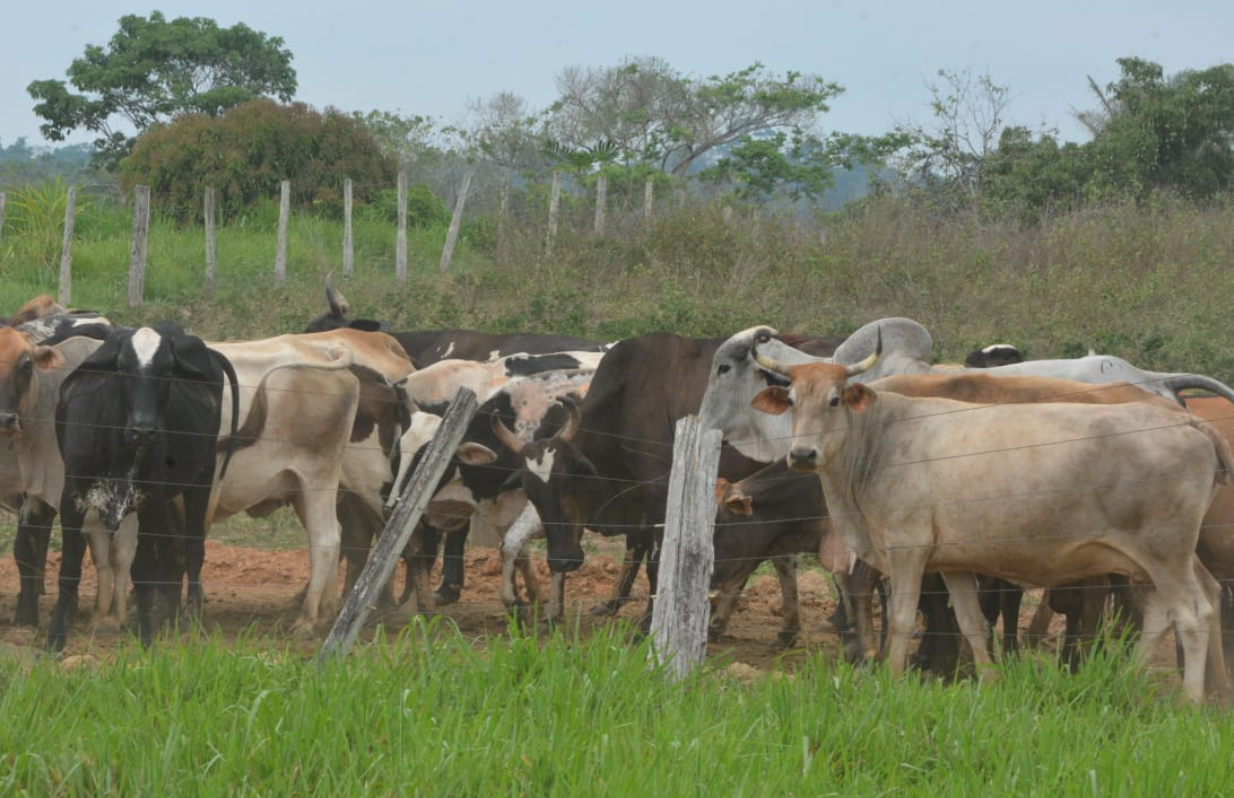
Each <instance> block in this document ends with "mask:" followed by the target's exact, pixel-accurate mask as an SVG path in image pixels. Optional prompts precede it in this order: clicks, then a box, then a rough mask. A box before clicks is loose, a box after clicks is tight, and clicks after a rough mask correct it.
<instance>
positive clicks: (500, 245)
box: [0, 169, 510, 266]
mask: <svg viewBox="0 0 1234 798" xmlns="http://www.w3.org/2000/svg"><path fill="white" fill-rule="evenodd" d="M509 206H510V170H509V169H507V170H505V179H504V180H502V181H501V205H500V206H499V207H498V210H497V262H498V263H500V264H501V265H503V266H504V265H505V263H506V258H507V255H508V253H507V251H506V235H507V234H508V233H509V231H508V230H507V229H506V224H507V222H506V216H507V214H508V213H509ZM3 210H4V207H3V201H2V200H0V223H3V222H4V219H3Z"/></svg>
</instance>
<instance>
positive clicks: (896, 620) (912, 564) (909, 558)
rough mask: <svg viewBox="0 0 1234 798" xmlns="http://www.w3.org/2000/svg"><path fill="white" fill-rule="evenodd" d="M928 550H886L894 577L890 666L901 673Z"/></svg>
mask: <svg viewBox="0 0 1234 798" xmlns="http://www.w3.org/2000/svg"><path fill="white" fill-rule="evenodd" d="M927 555H928V552H927V550H926V549H924V548H907V547H905V548H896V549H892V550H890V551H888V552H887V561H888V566H889V571H890V572H889V574H888V575H889V576H890V577H891V598H890V601H889V603H890V605H891V606H890V611H889V612H888V618H887V622H888V623H887V626H888V628H887V666H888V668H889V669H890V671H891V675H892V676H894V677H899V676H900V675H902V674H903V673H904V671H905V669H906V668H907V667H908V644H909V640H910V639H911V638H912V635H913V629H914V628H916V626H917V605H918V603H919V602H920V601H921V577H922V570H923V569H924V566H925V562H926V558H927Z"/></svg>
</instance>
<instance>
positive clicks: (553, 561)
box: [548, 547, 584, 574]
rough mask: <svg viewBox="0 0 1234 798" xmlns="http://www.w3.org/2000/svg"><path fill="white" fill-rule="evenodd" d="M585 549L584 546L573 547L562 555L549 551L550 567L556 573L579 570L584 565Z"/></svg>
mask: <svg viewBox="0 0 1234 798" xmlns="http://www.w3.org/2000/svg"><path fill="white" fill-rule="evenodd" d="M583 557H584V555H583V549H582V547H571V548H569V549H567V550H566V551H563V552H561V554H560V555H554V554H553V553H551V552H550V553H549V555H548V569H549V570H550V571H552V572H553V573H555V574H568V573H570V572H571V571H577V570H578V569H579V568H580V567H582V565H583Z"/></svg>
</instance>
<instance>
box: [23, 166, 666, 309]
mask: <svg viewBox="0 0 1234 798" xmlns="http://www.w3.org/2000/svg"><path fill="white" fill-rule="evenodd" d="M475 174H476V170H475V169H474V168H472V169H469V170H468V171H467V172H466V173H465V174H464V175H463V180H462V183H461V185H460V186H459V191H458V194H457V196H456V197H455V201H454V210H453V213H452V214H451V216H450V227H449V229H448V230H447V232H446V241H445V245H444V246H443V247H442V250H441V260H440V262H439V263H438V265H437V270H438V271H439V272H442V273H444V272H446V271H448V270H449V268H450V262H451V261H452V260H453V258H454V249H455V247H456V246H457V244H458V236H459V230H460V229H461V227H462V219H463V208H464V206H465V204H466V202H467V195H468V193H469V191H470V189H471V182H472V178H474V177H475ZM407 189H408V181H407V174H406V173H405V172H400V173H399V176H398V232H397V237H396V240H395V257H394V271H395V276H396V277H397V278H398V279H399V280H400V281H403V280H406V279H407ZM561 189H562V185H561V173H560V172H554V173H553V179H552V184H551V188H550V192H549V209H548V233H547V239H546V242H545V248H546V250H547V252H548V253H549V254H552V250H553V242H554V240H555V239H556V238H557V227H558V225H557V219H558V215H559V214H558V211H559V209H560V206H561ZM607 193H608V180H607V179H606V177H605V175H604V174H603V173H601V174H600V175H598V177H597V180H596V211H595V222H594V229H595V232H596V234H598V235H603V234H604V228H605V217H606V205H607ZM509 196H510V174H509V172H506V174H505V177H504V180H503V181H502V187H501V201H500V207H499V210H498V217H497V239H498V241H497V258H498V261H499V262H503V263H504V262H505V256H506V252H505V234H506V215H507V211H508V207H509ZM653 197H654V184H653V181H652V179H651V178H650V177H648V178H647V181H646V184H645V186H644V191H643V217H644V221H646V220H649V219H650V218H651V215H652V212H653ZM679 200H682V201H684V199H683V198H680V197H679ZM202 205H203V207H202V216H203V220H204V224H205V233H206V264H205V265H206V274H205V288H206V291H207V292H208V293H211V294H213V293H214V290H215V287H216V282H217V277H218V274H217V267H218V249H217V218H218V209H217V208H218V206H217V192H216V191H215V189H214V188H212V187H211V188H207V189H206V190H205V195H204V197H203V203H202ZM4 212H5V194H4V192H0V236H3V233H4ZM76 215H77V187H76V186H71V187H70V188H69V189H68V196H67V198H66V202H65V209H64V239H63V243H62V245H61V249H60V283H59V286H60V287H59V301H60V303H61V304H69V303H70V302H71V301H72V296H73V254H72V242H73V220H74V218H75V217H76ZM290 219H291V181H289V180H284V181H282V182H281V183H280V185H279V221H278V243H277V247H276V249H275V255H274V279H275V281H276V282H278V283H282V282H284V281H285V280H286V279H287V246H288V226H289V223H290ZM149 231H150V188H149V187H148V186H136V187H135V188H134V190H133V239H132V246H131V249H130V251H129V284H128V305H129V307H138V306H139V305H141V303H142V298H143V295H144V291H145V279H146V253H147V243H148V237H149ZM355 262H356V257H355V243H354V238H353V232H352V181H351V178H347V179H346V180H344V181H343V275H344V276H345V277H350V276H351V275H352V274H353V273H354V272H355Z"/></svg>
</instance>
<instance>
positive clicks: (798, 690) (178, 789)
mask: <svg viewBox="0 0 1234 798" xmlns="http://www.w3.org/2000/svg"><path fill="white" fill-rule="evenodd" d="M623 634H624V633H623V632H622V631H621V630H620V629H615V628H608V629H606V630H604V631H602V632H601V633H599V634H598V635H596V636H595V637H593V638H591V639H590V640H588V641H585V642H584V641H579V640H572V639H570V635H569V633H565V634H561V635H556V636H554V637H553V638H552V639H550V640H548V641H547V642H541V641H537V640H536V639H535V638H527V637H520V636H517V635H516V636H515V637H513V638H512V639H509V640H506V639H491V640H489V641H488V644H487V645H486V647H485V648H483V649H477V648H475V647H474V646H473V644H472V643H471V642H470V641H468V640H466V639H464V638H463V637H462V636H460V635H458V634H457V633H454V632H453V631H450V630H448V629H447V628H446V627H444V626H442V627H440V628H438V629H437V631H436V632H430V633H429V634H427V635H424V634H421V633H418V632H416V631H415V630H414V629H413V630H411V631H410V633H408V634H406V635H405V636H404V637H402V638H401V639H399V640H398V641H395V642H392V643H388V644H387V643H384V642H378V643H375V644H373V645H371V646H368V647H366V648H362V649H361V650H359V651H358V652H357V653H356V654H354V655H353V656H352V657H351V658H350V659H348V660H346V661H344V662H336V663H331V664H327V665H325V666H322V667H318V666H316V665H314V664H312V663H311V662H306V661H304V660H303V659H302V658H300V657H298V656H296V655H293V654H290V653H289V652H288V651H287V650H285V649H280V648H278V647H277V646H276V645H273V644H272V641H268V640H258V639H254V640H250V641H247V642H244V643H241V644H240V645H239V646H238V647H237V648H236V649H235V650H228V649H226V648H224V647H222V646H220V645H218V644H216V643H210V642H205V643H202V644H193V645H178V644H176V643H174V642H170V641H166V640H164V641H162V642H161V643H160V644H159V645H157V646H156V647H155V649H154V650H153V651H151V652H149V653H142V652H141V651H140V650H139V649H137V648H136V646H135V645H134V647H133V648H129V649H127V650H124V651H122V652H121V653H120V654H118V655H117V656H116V657H115V658H114V659H113V660H110V661H105V662H94V663H85V664H82V663H78V667H77V668H76V669H75V670H72V671H67V672H66V670H65V669H63V668H61V667H58V666H57V665H56V664H55V663H54V662H51V661H48V660H43V661H39V662H34V663H30V662H23V661H13V660H9V661H0V716H2V717H4V718H6V719H7V720H8V722H6V723H5V724H3V726H2V727H0V751H3V752H4V753H3V755H0V763H2V764H0V795H161V794H167V793H168V792H169V791H170V792H174V793H175V794H178V795H200V796H210V795H262V796H280V795H289V796H290V795H298V796H307V795H331V796H334V795H418V796H431V795H496V794H502V795H506V794H509V795H515V794H517V795H537V796H546V797H547V796H554V795H563V796H565V795H568V796H578V795H588V796H608V795H612V796H622V798H625V797H626V796H631V795H638V796H647V798H651V796H658V795H663V796H681V795H701V794H725V795H741V796H756V795H768V796H771V795H774V796H785V795H826V794H850V795H873V794H884V793H886V792H888V791H891V792H894V793H895V794H897V795H923V796H931V797H933V796H938V795H989V796H995V795H1016V796H1021V795H1043V796H1044V795H1048V796H1051V798H1055V797H1058V798H1061V797H1062V796H1085V798H1089V797H1090V796H1092V795H1132V794H1135V795H1178V794H1181V795H1217V794H1221V793H1223V792H1225V791H1227V790H1228V788H1229V776H1228V767H1226V766H1225V763H1227V762H1229V761H1230V759H1231V757H1232V756H1234V715H1231V714H1230V713H1229V712H1228V711H1226V710H1222V709H1211V710H1208V709H1196V708H1192V707H1183V706H1181V705H1180V704H1179V703H1178V700H1177V696H1175V695H1174V694H1173V693H1172V692H1171V691H1169V690H1166V689H1163V688H1160V687H1159V686H1157V684H1156V682H1155V680H1154V679H1153V678H1152V677H1151V676H1149V675H1146V674H1144V672H1142V671H1139V670H1137V669H1135V668H1134V666H1132V665H1130V664H1129V660H1128V659H1127V658H1125V657H1123V656H1115V655H1107V656H1097V657H1096V658H1095V659H1094V660H1093V661H1091V662H1089V663H1087V664H1086V665H1085V667H1084V669H1082V671H1081V672H1080V673H1079V674H1076V675H1074V676H1073V675H1071V674H1069V673H1066V672H1065V670H1063V669H1060V668H1059V667H1058V666H1057V665H1055V664H1052V663H1047V662H1044V661H1042V660H1040V659H1036V658H1032V657H1029V658H1026V659H1023V660H1020V661H1016V662H1013V663H1012V664H1010V665H1007V666H1005V668H1004V674H1003V679H1002V681H1001V682H999V683H997V684H993V685H981V684H978V683H976V682H971V681H970V682H960V683H957V684H954V685H951V686H947V685H944V684H942V683H939V682H933V681H921V680H919V679H918V678H917V677H913V676H910V677H908V678H905V679H904V680H902V681H900V682H898V683H896V682H892V681H891V680H890V679H889V678H888V677H887V675H886V671H885V670H884V669H875V670H873V671H855V670H853V669H851V668H849V667H847V666H836V665H832V664H831V663H827V662H823V661H821V660H818V659H813V660H810V661H809V662H807V663H806V664H805V665H804V666H802V667H801V668H800V669H799V670H797V671H796V673H794V674H792V675H788V676H766V675H761V674H756V673H753V672H751V671H750V669H748V668H747V669H745V670H741V669H739V668H738V669H734V670H732V671H730V670H725V669H724V668H723V665H722V664H720V665H717V666H714V667H712V668H711V669H709V670H707V671H705V672H703V673H701V674H699V675H697V676H695V677H694V678H692V679H690V680H688V681H687V682H686V683H684V684H673V683H670V682H669V681H668V680H667V679H665V678H662V677H661V675H660V674H659V673H655V672H653V673H648V670H647V648H646V644H645V643H644V644H636V643H632V642H631V641H630V640H629V639H626V638H625V637H623ZM272 645H273V647H272ZM738 676H742V677H745V679H750V678H751V677H753V678H752V680H749V681H747V680H743V679H741V678H737V677H738Z"/></svg>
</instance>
